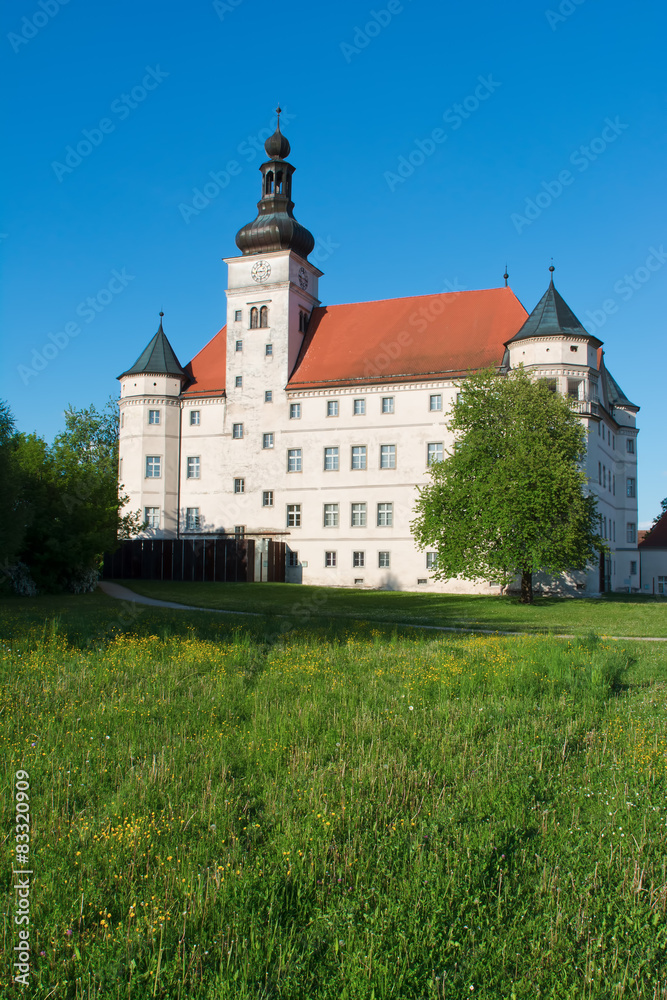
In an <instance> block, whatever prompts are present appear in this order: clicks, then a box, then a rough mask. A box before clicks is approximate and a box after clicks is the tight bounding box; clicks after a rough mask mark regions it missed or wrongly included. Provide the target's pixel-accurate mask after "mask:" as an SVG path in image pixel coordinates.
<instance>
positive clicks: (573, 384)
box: [567, 378, 583, 399]
mask: <svg viewBox="0 0 667 1000" xmlns="http://www.w3.org/2000/svg"><path fill="white" fill-rule="evenodd" d="M582 386H583V382H582V381H581V379H578V378H569V379H568V380H567V394H568V396H569V397H570V398H571V399H580V398H581V389H582Z"/></svg>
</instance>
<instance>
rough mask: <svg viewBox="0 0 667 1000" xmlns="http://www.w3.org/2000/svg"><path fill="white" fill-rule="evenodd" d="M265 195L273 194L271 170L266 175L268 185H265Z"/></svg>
mask: <svg viewBox="0 0 667 1000" xmlns="http://www.w3.org/2000/svg"><path fill="white" fill-rule="evenodd" d="M264 191H265V194H271V193H272V192H273V170H269V172H268V173H267V175H266V184H265V185H264Z"/></svg>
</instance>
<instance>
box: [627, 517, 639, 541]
mask: <svg viewBox="0 0 667 1000" xmlns="http://www.w3.org/2000/svg"><path fill="white" fill-rule="evenodd" d="M625 540H626V542H630V543H633V542H636V541H637V525H636V523H635V522H634V521H628V522H627V524H626V525H625Z"/></svg>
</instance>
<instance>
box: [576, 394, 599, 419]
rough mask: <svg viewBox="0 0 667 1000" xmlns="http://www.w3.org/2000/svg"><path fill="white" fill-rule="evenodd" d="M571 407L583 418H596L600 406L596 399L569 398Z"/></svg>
mask: <svg viewBox="0 0 667 1000" xmlns="http://www.w3.org/2000/svg"><path fill="white" fill-rule="evenodd" d="M570 399H571V400H572V405H573V407H574V409H575V411H576V412H577V413H581V414H583V416H585V417H597V416H599V413H600V404H599V403H598V401H597V400H596V399H574V398H573V397H572V396H570Z"/></svg>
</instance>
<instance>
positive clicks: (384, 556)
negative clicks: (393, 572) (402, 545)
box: [378, 552, 389, 569]
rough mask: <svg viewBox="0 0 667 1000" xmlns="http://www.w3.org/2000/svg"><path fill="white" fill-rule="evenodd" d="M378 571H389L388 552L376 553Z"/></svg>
mask: <svg viewBox="0 0 667 1000" xmlns="http://www.w3.org/2000/svg"><path fill="white" fill-rule="evenodd" d="M378 569H389V553H388V552H378Z"/></svg>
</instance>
